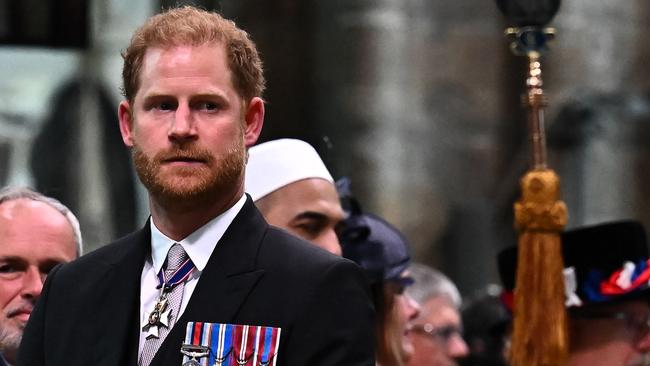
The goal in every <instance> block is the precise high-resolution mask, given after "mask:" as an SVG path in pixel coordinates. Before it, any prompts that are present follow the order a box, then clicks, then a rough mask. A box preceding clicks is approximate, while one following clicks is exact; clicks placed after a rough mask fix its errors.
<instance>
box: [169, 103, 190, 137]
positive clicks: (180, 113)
mask: <svg viewBox="0 0 650 366" xmlns="http://www.w3.org/2000/svg"><path fill="white" fill-rule="evenodd" d="M195 136H196V126H195V123H194V118H193V116H192V110H191V108H190V107H189V106H188V105H186V104H182V103H180V104H179V105H178V107H177V108H176V111H175V112H174V120H173V121H172V125H171V128H170V130H169V137H170V138H173V139H178V140H184V139H188V138H193V137H195Z"/></svg>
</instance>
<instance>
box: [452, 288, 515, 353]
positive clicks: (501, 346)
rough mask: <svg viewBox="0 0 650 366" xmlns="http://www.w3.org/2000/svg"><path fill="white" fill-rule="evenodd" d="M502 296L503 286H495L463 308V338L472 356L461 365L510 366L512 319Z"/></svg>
mask: <svg viewBox="0 0 650 366" xmlns="http://www.w3.org/2000/svg"><path fill="white" fill-rule="evenodd" d="M500 294H501V286H499V285H496V284H491V285H488V287H487V289H486V291H485V292H482V293H480V294H479V295H477V296H476V297H475V298H473V299H470V300H469V301H466V302H465V304H464V305H463V307H462V310H461V317H462V319H463V327H464V333H463V336H464V338H465V342H467V345H468V347H469V354H468V356H467V357H465V358H464V359H462V360H461V361H460V364H461V365H462V366H506V356H507V354H508V346H509V332H510V326H511V321H512V315H511V314H510V312H508V309H507V308H506V307H505V305H504V304H503V302H502V301H501V298H500V296H499V295H500Z"/></svg>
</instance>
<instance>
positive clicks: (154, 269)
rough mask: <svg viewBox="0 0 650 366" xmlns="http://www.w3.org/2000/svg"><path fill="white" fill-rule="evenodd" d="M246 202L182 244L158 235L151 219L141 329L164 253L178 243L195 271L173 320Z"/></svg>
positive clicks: (156, 292)
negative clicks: (149, 250) (149, 253)
mask: <svg viewBox="0 0 650 366" xmlns="http://www.w3.org/2000/svg"><path fill="white" fill-rule="evenodd" d="M245 202H246V195H243V196H242V197H241V198H240V199H239V201H237V203H235V204H234V205H233V206H232V207H231V208H229V209H228V210H226V211H225V212H224V213H222V214H221V215H219V216H217V217H215V218H214V219H212V220H210V221H209V222H208V223H207V224H205V225H203V226H202V227H200V228H199V229H198V230H196V231H195V232H193V233H192V234H190V235H189V236H187V237H186V238H185V239H183V240H181V241H174V240H172V239H170V238H168V237H167V236H165V234H163V233H161V232H160V230H158V228H157V227H156V223H155V221H154V220H153V218H152V219H151V257H149V258H146V260H145V263H144V268H142V275H141V277H140V325H141V326H142V324H143V322H144V320H145V312H151V310H153V308H154V306H155V304H156V301H157V300H158V296H159V295H160V290H159V289H157V288H156V287H157V286H158V272H160V270H161V269H162V266H163V263H164V262H165V259H166V258H167V252H169V248H171V247H172V245H174V243H179V244H180V245H181V246H182V247H183V249H185V252H186V253H187V255H188V256H189V257H190V259H191V260H192V262H193V263H194V266H196V269H195V270H194V272H192V274H191V275H190V277H189V278H188V279H187V280H186V282H185V288H184V290H183V300H182V301H181V308H180V312H179V314H178V315H177V317H176V319H178V317H180V316H181V314H183V312H184V311H185V307H186V306H187V303H188V301H189V300H190V297H192V293H193V292H194V288H195V287H196V283H197V282H198V281H199V277H200V276H201V273H202V272H203V269H205V266H206V264H207V263H208V259H210V255H211V254H212V251H213V250H214V248H215V247H216V246H217V243H218V242H219V240H221V237H222V236H223V233H224V232H225V231H226V229H227V228H228V226H230V224H231V223H232V221H233V220H234V219H235V216H237V214H238V213H239V211H241V209H242V207H243V206H244V203H245ZM145 336H146V332H142V328H140V344H139V351H138V355H139V354H140V353H141V352H142V347H143V346H144V341H145Z"/></svg>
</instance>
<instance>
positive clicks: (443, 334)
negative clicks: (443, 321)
mask: <svg viewBox="0 0 650 366" xmlns="http://www.w3.org/2000/svg"><path fill="white" fill-rule="evenodd" d="M412 330H413V331H414V332H417V333H420V334H424V335H427V336H428V337H430V338H431V339H434V340H436V341H442V342H443V343H447V342H449V340H450V339H451V338H452V337H453V336H454V335H457V336H459V337H461V338H462V336H463V329H462V328H461V327H459V326H456V325H447V326H444V327H434V326H433V325H432V324H429V323H426V324H416V325H414V326H413V328H412Z"/></svg>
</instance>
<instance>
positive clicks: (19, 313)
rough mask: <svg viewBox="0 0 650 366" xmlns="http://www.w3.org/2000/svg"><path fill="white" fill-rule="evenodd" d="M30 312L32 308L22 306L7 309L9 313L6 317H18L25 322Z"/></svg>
mask: <svg viewBox="0 0 650 366" xmlns="http://www.w3.org/2000/svg"><path fill="white" fill-rule="evenodd" d="M31 314H32V309H31V308H27V307H23V308H19V309H15V310H11V311H9V314H7V317H8V318H15V319H18V320H20V321H22V322H27V320H29V316H30V315H31Z"/></svg>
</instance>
